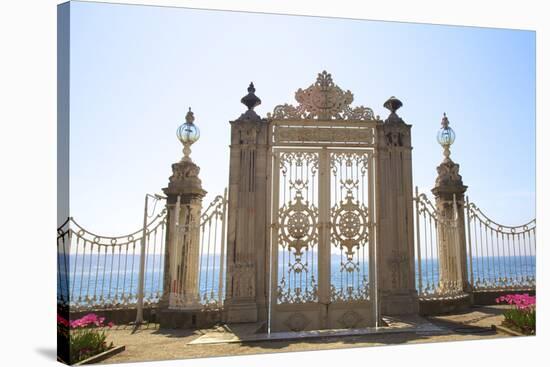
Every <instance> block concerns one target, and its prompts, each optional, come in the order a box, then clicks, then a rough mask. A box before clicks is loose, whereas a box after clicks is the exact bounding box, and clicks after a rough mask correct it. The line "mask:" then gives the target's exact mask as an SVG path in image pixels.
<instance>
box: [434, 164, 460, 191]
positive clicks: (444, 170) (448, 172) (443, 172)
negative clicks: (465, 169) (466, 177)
mask: <svg viewBox="0 0 550 367" xmlns="http://www.w3.org/2000/svg"><path fill="white" fill-rule="evenodd" d="M459 169H460V165H458V164H456V163H454V162H453V161H452V160H451V159H450V158H448V159H446V160H444V161H443V162H442V163H441V164H440V165H439V166H438V167H437V178H436V180H435V186H436V187H437V186H441V185H458V186H462V176H461V175H460V174H459V173H458V172H459Z"/></svg>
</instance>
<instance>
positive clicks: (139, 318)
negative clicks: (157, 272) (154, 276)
mask: <svg viewBox="0 0 550 367" xmlns="http://www.w3.org/2000/svg"><path fill="white" fill-rule="evenodd" d="M148 198H149V196H148V194H145V208H144V210H143V230H142V232H141V252H140V256H139V283H138V295H137V315H136V324H141V323H143V286H144V283H145V245H146V237H145V236H146V232H147V201H148Z"/></svg>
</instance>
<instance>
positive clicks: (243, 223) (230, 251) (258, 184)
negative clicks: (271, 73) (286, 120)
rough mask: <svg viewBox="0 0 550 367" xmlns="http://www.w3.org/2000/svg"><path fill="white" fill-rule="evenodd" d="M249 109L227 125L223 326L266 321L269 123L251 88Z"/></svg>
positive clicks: (247, 103) (244, 101) (251, 86)
mask: <svg viewBox="0 0 550 367" xmlns="http://www.w3.org/2000/svg"><path fill="white" fill-rule="evenodd" d="M248 92H249V93H248V95H246V96H245V97H243V98H242V99H241V102H242V103H243V104H244V105H246V106H247V107H248V110H247V111H246V112H245V113H243V114H242V115H241V116H240V117H239V118H238V119H236V120H235V121H231V122H230V123H231V147H230V161H229V196H228V209H229V211H228V231H227V280H226V281H227V284H226V299H225V303H224V305H225V310H226V313H225V321H226V322H231V323H239V322H256V321H263V320H266V319H267V292H268V286H267V282H268V280H269V277H268V270H269V264H268V262H267V261H268V260H267V259H268V256H267V254H268V252H267V246H268V241H267V233H269V230H268V226H267V203H268V199H269V198H268V194H267V167H268V151H267V149H268V141H267V139H268V124H267V121H266V120H265V119H262V118H261V117H260V116H258V114H256V112H254V107H256V106H258V105H259V104H260V103H261V101H260V99H259V98H258V97H256V95H255V94H254V92H255V89H254V85H253V84H252V83H250V86H249V88H248Z"/></svg>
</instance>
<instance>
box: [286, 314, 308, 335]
mask: <svg viewBox="0 0 550 367" xmlns="http://www.w3.org/2000/svg"><path fill="white" fill-rule="evenodd" d="M309 323H310V320H309V319H308V318H307V317H306V316H305V315H304V314H303V313H300V312H295V313H293V314H292V315H290V316H289V317H288V319H286V321H285V325H286V326H287V327H288V328H289V329H290V330H292V331H302V330H304V329H305V328H306V327H307V325H308V324H309Z"/></svg>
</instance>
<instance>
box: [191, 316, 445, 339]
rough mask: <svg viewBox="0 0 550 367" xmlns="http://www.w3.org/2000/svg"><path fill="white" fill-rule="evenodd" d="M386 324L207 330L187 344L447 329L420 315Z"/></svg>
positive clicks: (439, 330)
mask: <svg viewBox="0 0 550 367" xmlns="http://www.w3.org/2000/svg"><path fill="white" fill-rule="evenodd" d="M384 321H385V322H386V324H388V326H381V327H367V328H361V329H330V330H310V331H285V332H272V333H249V334H244V335H236V334H234V333H231V332H230V331H229V332H216V331H214V332H208V333H206V334H204V335H202V336H200V337H198V338H197V339H195V340H192V341H191V342H189V343H188V344H189V345H196V344H217V343H242V342H254V341H276V340H295V339H308V338H325V337H342V336H358V335H373V334H388V333H419V334H423V335H426V334H432V335H433V334H445V333H449V330H447V329H445V328H442V327H439V326H436V325H434V324H433V323H431V322H429V321H427V320H425V319H423V318H420V317H408V318H407V317H401V318H384Z"/></svg>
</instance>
